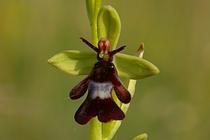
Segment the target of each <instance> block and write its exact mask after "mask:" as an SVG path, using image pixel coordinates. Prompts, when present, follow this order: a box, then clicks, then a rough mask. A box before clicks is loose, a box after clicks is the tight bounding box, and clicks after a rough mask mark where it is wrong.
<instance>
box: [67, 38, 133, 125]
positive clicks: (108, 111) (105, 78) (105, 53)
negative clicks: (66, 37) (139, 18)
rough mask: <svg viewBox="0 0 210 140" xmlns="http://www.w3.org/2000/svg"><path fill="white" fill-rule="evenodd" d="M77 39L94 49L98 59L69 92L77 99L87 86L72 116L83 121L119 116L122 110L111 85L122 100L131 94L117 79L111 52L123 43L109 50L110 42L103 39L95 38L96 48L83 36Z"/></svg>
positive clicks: (104, 120) (116, 50) (108, 119)
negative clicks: (114, 98) (79, 104)
mask: <svg viewBox="0 0 210 140" xmlns="http://www.w3.org/2000/svg"><path fill="white" fill-rule="evenodd" d="M81 39H82V41H83V42H84V43H86V44H87V45H88V46H89V47H90V48H92V49H93V50H94V51H95V52H96V53H97V60H98V62H96V63H95V65H94V67H93V69H92V70H91V72H90V74H89V75H88V76H87V77H86V78H84V79H83V80H82V81H81V82H80V83H79V84H78V85H76V86H75V87H74V88H73V89H72V90H71V92H70V98H71V99H78V98H80V97H81V96H83V95H84V94H85V92H86V91H87V90H88V96H87V98H86V99H85V101H84V102H83V103H82V105H81V106H80V107H79V109H78V110H77V112H76V114H75V116H74V118H75V120H76V121H77V122H78V123H79V124H86V123H87V122H88V121H89V120H90V119H91V118H93V117H95V116H97V117H98V120H99V121H101V122H108V121H111V120H122V119H123V118H124V117H125V114H124V113H123V111H122V110H121V109H120V108H119V107H118V106H117V104H116V103H115V101H114V100H113V98H112V94H111V93H112V89H114V91H115V93H116V95H117V97H118V99H119V100H120V101H121V102H122V103H129V102H130V100H131V95H130V93H129V92H128V90H127V89H126V88H125V87H124V86H123V84H122V82H121V81H120V79H119V77H118V72H117V70H116V68H115V65H114V64H113V63H112V61H113V56H114V55H115V54H116V53H118V52H120V51H122V50H123V49H124V48H125V46H122V47H120V48H118V49H115V50H113V51H110V42H109V40H107V39H101V40H99V42H98V48H97V47H95V46H94V45H92V44H91V43H90V42H88V41H87V40H86V39H84V38H81Z"/></svg>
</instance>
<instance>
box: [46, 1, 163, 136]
mask: <svg viewBox="0 0 210 140" xmlns="http://www.w3.org/2000/svg"><path fill="white" fill-rule="evenodd" d="M86 8H87V15H88V18H89V23H90V28H91V43H92V44H93V45H95V46H97V43H98V40H99V39H101V38H106V39H108V40H109V41H110V43H111V49H112V50H114V49H115V48H116V46H117V42H118V39H119V36H120V32H121V21H120V17H119V15H118V13H117V11H116V10H115V9H114V8H113V7H112V6H102V0H86ZM143 53H144V45H143V44H141V45H140V47H139V50H138V56H130V55H126V54H121V53H119V54H116V56H115V59H114V64H115V66H116V68H117V70H118V73H119V76H120V77H122V78H123V79H124V83H127V84H125V85H126V87H127V89H128V91H129V92H130V94H131V96H132V97H133V96H134V93H135V87H136V82H137V81H136V80H138V79H143V78H146V77H148V76H152V75H156V74H158V73H159V70H158V68H157V67H156V66H155V65H153V64H152V63H151V62H149V61H147V60H145V59H143ZM48 62H49V63H50V64H52V65H53V66H55V67H56V68H58V69H59V70H62V71H64V72H66V73H67V74H70V75H88V74H89V72H90V71H91V69H92V67H93V65H94V64H95V62H96V56H95V54H94V53H92V52H88V53H87V52H82V51H77V50H67V51H64V52H61V53H58V54H56V55H54V56H53V57H52V58H50V59H49V60H48ZM112 95H113V98H114V100H115V102H116V103H117V104H118V106H119V107H120V108H121V110H122V111H123V112H124V113H126V112H127V110H128V108H129V104H122V103H121V102H120V101H119V100H118V98H117V97H116V95H115V92H114V91H113V93H112ZM121 122H122V121H121V120H119V121H111V122H108V123H101V122H100V121H98V119H97V118H96V117H95V118H92V120H91V122H90V140H111V139H112V138H113V137H114V135H115V134H116V132H117V130H118V128H119V127H120V125H121ZM146 139H147V134H142V135H138V136H137V137H135V138H134V139H133V140H146Z"/></svg>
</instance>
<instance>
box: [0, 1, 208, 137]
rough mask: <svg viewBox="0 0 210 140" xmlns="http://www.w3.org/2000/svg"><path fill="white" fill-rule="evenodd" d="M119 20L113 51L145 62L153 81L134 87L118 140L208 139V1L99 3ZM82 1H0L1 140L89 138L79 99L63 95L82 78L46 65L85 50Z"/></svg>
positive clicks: (86, 32)
mask: <svg viewBox="0 0 210 140" xmlns="http://www.w3.org/2000/svg"><path fill="white" fill-rule="evenodd" d="M104 2H105V3H106V4H111V5H113V7H115V8H116V9H117V11H118V13H119V15H120V17H121V21H122V33H121V36H120V40H119V42H118V46H120V45H125V44H126V45H127V46H128V48H127V49H126V50H125V51H124V53H127V54H135V53H136V50H137V48H138V46H139V45H140V43H141V42H144V43H145V54H144V58H145V59H147V60H149V61H151V62H152V63H154V64H155V65H157V66H158V67H159V69H160V71H161V73H160V74H159V75H158V76H155V77H151V78H148V79H143V80H141V81H138V84H137V91H136V93H135V96H134V99H133V100H132V103H131V106H130V109H129V111H128V113H127V116H126V119H125V120H124V121H123V123H122V126H121V128H120V129H119V131H118V133H117V135H116V136H115V138H114V139H115V140H130V139H131V138H132V137H134V136H136V135H138V134H140V133H143V132H146V133H148V135H149V139H150V140H199V139H200V140H207V139H209V137H210V133H209V132H210V119H209V118H210V109H209V107H210V62H209V61H210V14H209V13H210V1H208V0H158V1H157V0H150V1H148V0H132V1H127V0H113V1H111V0H104ZM80 36H82V37H85V38H87V39H89V40H90V28H89V23H88V18H87V15H86V9H85V1H84V0H75V1H73V0H19V1H16V0H0V140H61V139H62V140H86V139H87V138H88V128H89V127H88V125H85V126H80V125H78V124H77V123H76V122H75V121H74V119H73V116H74V113H75V111H76V109H77V108H78V107H79V105H80V104H81V102H82V101H83V100H84V97H83V98H81V99H79V100H76V101H72V100H69V99H68V98H67V97H68V93H69V91H70V89H71V87H72V86H74V85H75V84H77V83H78V82H79V81H80V80H81V79H82V78H83V77H82V76H80V77H71V76H69V75H66V74H64V73H62V72H60V71H58V70H56V69H55V68H53V67H52V66H51V65H49V64H48V63H47V59H48V58H49V57H51V56H52V55H54V54H56V53H58V52H60V51H62V50H67V49H76V50H85V51H89V48H87V47H86V46H85V45H84V44H83V43H81V41H80V40H79V37H80Z"/></svg>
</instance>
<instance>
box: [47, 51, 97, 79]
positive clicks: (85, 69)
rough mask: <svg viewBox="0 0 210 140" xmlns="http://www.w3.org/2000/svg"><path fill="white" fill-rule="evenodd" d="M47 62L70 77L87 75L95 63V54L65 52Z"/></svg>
mask: <svg viewBox="0 0 210 140" xmlns="http://www.w3.org/2000/svg"><path fill="white" fill-rule="evenodd" d="M48 62H49V63H50V64H51V65H53V66H55V67H56V68H58V69H59V70H61V71H64V72H65V73H67V74H70V75H87V74H88V73H89V72H90V71H91V69H92V68H93V66H94V64H95V63H96V54H94V53H91V52H81V51H77V50H66V51H63V52H61V53H58V54H56V55H54V56H53V57H51V58H50V59H49V60H48Z"/></svg>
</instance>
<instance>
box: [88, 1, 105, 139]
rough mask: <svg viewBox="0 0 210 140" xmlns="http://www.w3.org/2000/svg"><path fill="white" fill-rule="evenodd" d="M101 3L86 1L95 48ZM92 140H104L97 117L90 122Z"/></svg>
mask: <svg viewBox="0 0 210 140" xmlns="http://www.w3.org/2000/svg"><path fill="white" fill-rule="evenodd" d="M101 3H102V1H101V0H86V7H87V13H88V17H89V21H90V28H91V40H92V43H93V44H94V45H95V46H97V43H98V32H97V17H98V13H99V10H100V8H101ZM90 140H102V123H101V122H99V121H98V119H97V117H95V118H93V119H92V120H91V122H90Z"/></svg>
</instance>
